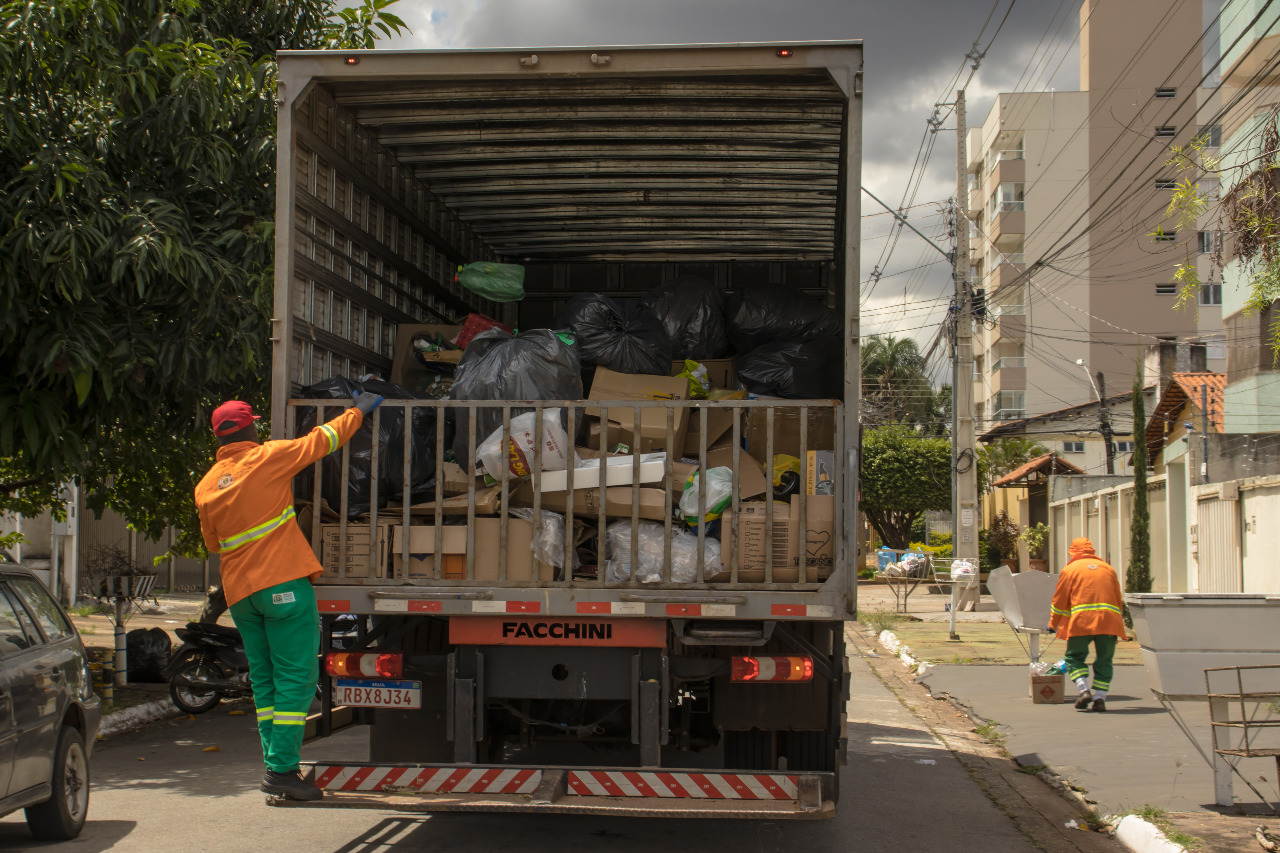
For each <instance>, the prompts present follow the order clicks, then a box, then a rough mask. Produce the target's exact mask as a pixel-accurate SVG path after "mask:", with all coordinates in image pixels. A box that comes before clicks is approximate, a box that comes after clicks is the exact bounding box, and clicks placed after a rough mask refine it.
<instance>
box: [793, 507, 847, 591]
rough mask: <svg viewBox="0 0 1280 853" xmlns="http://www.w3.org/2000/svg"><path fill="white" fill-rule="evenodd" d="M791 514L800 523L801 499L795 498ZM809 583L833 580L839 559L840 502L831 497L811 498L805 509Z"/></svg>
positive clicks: (805, 546) (806, 570)
mask: <svg viewBox="0 0 1280 853" xmlns="http://www.w3.org/2000/svg"><path fill="white" fill-rule="evenodd" d="M791 514H792V515H793V516H794V517H795V518H796V523H797V524H798V523H799V519H800V497H799V496H798V495H792V496H791ZM804 526H805V536H804V540H805V542H804V553H805V558H804V565H805V581H806V582H810V581H824V580H826V579H827V578H829V577H831V572H832V570H833V569H834V568H835V558H836V499H835V497H834V496H830V495H809V496H807V503H806V505H805V525H804Z"/></svg>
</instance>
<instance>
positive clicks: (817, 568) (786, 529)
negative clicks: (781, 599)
mask: <svg viewBox="0 0 1280 853" xmlns="http://www.w3.org/2000/svg"><path fill="white" fill-rule="evenodd" d="M806 503H807V505H806V507H805V515H806V519H805V535H804V543H805V545H804V548H805V558H804V560H805V583H817V582H819V581H824V580H826V579H827V578H828V577H830V576H831V572H832V569H833V568H834V566H835V499H834V498H829V497H824V496H821V495H814V496H812V497H810V498H808V499H807V502H806ZM739 508H740V510H741V514H740V515H739V518H738V540H737V543H738V544H736V546H735V547H734V560H735V562H737V564H738V582H739V583H764V579H765V577H764V564H765V549H766V547H768V541H767V539H766V531H767V530H768V526H767V521H768V518H767V515H766V513H767V510H766V508H765V503H764V502H763V501H758V502H755V503H750V504H741V505H740V506H739ZM720 530H721V548H720V561H721V565H722V566H723V567H724V571H723V572H721V573H719V574H717V575H715V576H713V577H712V578H710V580H713V581H717V582H723V581H728V580H729V579H730V577H731V575H730V574H729V571H730V563H729V543H730V541H731V540H732V539H733V526H732V518H731V513H725V516H724V518H723V520H722V521H721V526H720ZM800 540H801V537H800V498H799V497H798V496H796V495H792V497H791V503H790V504H784V503H780V502H775V503H774V505H773V582H774V583H797V582H799V580H800V554H799V547H800Z"/></svg>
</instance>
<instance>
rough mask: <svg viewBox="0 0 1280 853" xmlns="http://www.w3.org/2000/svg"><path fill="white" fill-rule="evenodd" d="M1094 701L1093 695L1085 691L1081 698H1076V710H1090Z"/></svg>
mask: <svg viewBox="0 0 1280 853" xmlns="http://www.w3.org/2000/svg"><path fill="white" fill-rule="evenodd" d="M1092 701H1093V694H1092V693H1090V692H1089V691H1088V690H1086V691H1084V692H1083V693H1081V694H1080V695H1079V696H1077V697H1076V710H1077V711H1087V710H1089V703H1090V702H1092ZM1099 701H1101V700H1099Z"/></svg>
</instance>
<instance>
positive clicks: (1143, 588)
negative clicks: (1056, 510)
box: [1124, 371, 1151, 615]
mask: <svg viewBox="0 0 1280 853" xmlns="http://www.w3.org/2000/svg"><path fill="white" fill-rule="evenodd" d="M1141 376H1142V371H1138V378H1136V379H1134V382H1133V431H1134V433H1135V435H1134V438H1136V439H1138V440H1137V441H1135V442H1134V443H1133V516H1132V517H1131V518H1130V521H1129V566H1128V569H1127V570H1126V571H1125V575H1124V588H1125V592H1151V510H1150V507H1148V505H1147V442H1146V440H1145V438H1143V435H1142V432H1143V430H1145V429H1146V424H1147V406H1146V401H1145V400H1144V399H1143V397H1142V379H1141ZM1125 613H1126V615H1127V614H1128V609H1127V608H1126V610H1125Z"/></svg>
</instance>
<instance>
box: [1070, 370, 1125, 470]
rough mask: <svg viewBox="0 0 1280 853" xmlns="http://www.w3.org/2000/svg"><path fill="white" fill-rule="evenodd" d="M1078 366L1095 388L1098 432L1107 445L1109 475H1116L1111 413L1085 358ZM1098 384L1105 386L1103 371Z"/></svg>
mask: <svg viewBox="0 0 1280 853" xmlns="http://www.w3.org/2000/svg"><path fill="white" fill-rule="evenodd" d="M1076 364H1077V365H1079V366H1080V369H1081V370H1083V371H1084V375H1085V376H1087V377H1089V386H1090V387H1091V388H1093V395H1094V396H1095V397H1097V398H1098V421H1099V424H1098V431H1099V432H1101V433H1102V440H1103V442H1105V443H1106V451H1107V473H1108V474H1114V473H1115V472H1116V465H1115V452H1116V451H1115V444H1114V443H1112V441H1111V413H1110V412H1109V411H1107V404H1106V401H1104V400H1103V399H1102V392H1101V391H1099V390H1098V385H1097V383H1095V382H1094V381H1093V374H1091V373H1090V372H1089V368H1088V367H1086V366H1085V363H1084V359H1083V358H1077V359H1076ZM1098 382H1102V383H1104V384H1105V382H1106V380H1105V379H1103V376H1102V371H1098Z"/></svg>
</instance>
